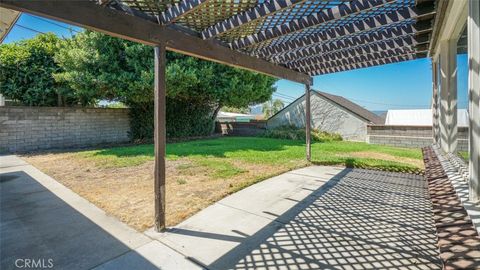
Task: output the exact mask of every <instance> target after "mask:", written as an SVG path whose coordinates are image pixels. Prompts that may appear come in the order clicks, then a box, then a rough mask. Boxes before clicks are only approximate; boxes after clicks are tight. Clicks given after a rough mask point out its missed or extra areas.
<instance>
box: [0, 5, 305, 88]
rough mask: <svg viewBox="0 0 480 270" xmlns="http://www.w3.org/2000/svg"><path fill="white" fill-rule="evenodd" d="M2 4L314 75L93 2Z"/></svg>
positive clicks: (270, 69) (224, 59)
mask: <svg viewBox="0 0 480 270" xmlns="http://www.w3.org/2000/svg"><path fill="white" fill-rule="evenodd" d="M0 6H2V7H6V8H10V9H14V10H18V11H22V12H28V13H32V14H35V15H38V16H42V17H47V18H51V19H55V20H59V21H62V22H66V23H70V24H73V25H77V26H80V27H84V28H87V29H91V30H94V31H98V32H102V33H106V34H109V35H112V36H115V37H120V38H124V39H128V40H131V41H135V42H139V43H143V44H147V45H151V46H155V45H157V44H160V43H164V44H165V46H166V48H167V49H168V50H171V51H176V52H180V53H183V54H186V55H190V56H195V57H198V58H201V59H205V60H209V61H214V62H217V63H221V64H225V65H229V66H233V67H238V68H242V69H246V70H250V71H255V72H259V73H262V74H265V75H269V76H273V77H277V78H281V79H286V80H290V81H294V82H298V83H302V84H305V83H310V82H311V78H310V76H308V75H307V74H302V73H299V72H296V71H293V70H290V69H287V68H285V67H282V66H279V65H275V64H272V63H270V62H267V61H265V60H262V59H259V58H256V57H252V56H249V55H246V54H244V53H240V52H236V51H233V50H231V49H229V48H227V47H225V46H223V45H220V44H218V43H217V42H215V41H213V40H202V39H201V38H199V37H195V36H191V35H187V34H185V33H182V32H180V31H177V30H174V29H172V28H170V27H167V26H162V25H158V24H156V23H154V22H151V21H147V20H145V19H141V18H139V17H135V16H132V15H129V14H125V13H123V12H120V11H117V10H113V9H110V8H103V7H101V6H99V5H97V4H95V3H94V2H90V1H75V0H70V1H69V0H65V1H52V0H38V1H15V0H0Z"/></svg>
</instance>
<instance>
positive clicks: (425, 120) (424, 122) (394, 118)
mask: <svg viewBox="0 0 480 270" xmlns="http://www.w3.org/2000/svg"><path fill="white" fill-rule="evenodd" d="M432 115H433V114H432V110H431V109H418V110H388V112H387V119H386V120H385V125H390V126H431V125H432ZM457 125H458V126H459V127H467V126H468V112H467V110H465V109H459V110H458V111H457Z"/></svg>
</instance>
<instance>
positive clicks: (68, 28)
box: [32, 16, 80, 33]
mask: <svg viewBox="0 0 480 270" xmlns="http://www.w3.org/2000/svg"><path fill="white" fill-rule="evenodd" d="M32 17H33V18H35V19H37V20H41V21H44V22H47V23H49V24H52V25H56V26H58V27H62V28H64V29H67V30H70V31H73V32H75V33H80V31H78V30H75V29H73V28H71V27H67V26H65V25H61V24H59V23H56V22H52V21H50V20H47V19H44V18H41V17H37V16H32Z"/></svg>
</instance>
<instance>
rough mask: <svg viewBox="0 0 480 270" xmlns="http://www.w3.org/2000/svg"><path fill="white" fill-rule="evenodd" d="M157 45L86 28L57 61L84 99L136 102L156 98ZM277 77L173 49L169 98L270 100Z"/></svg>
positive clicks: (234, 102)
mask: <svg viewBox="0 0 480 270" xmlns="http://www.w3.org/2000/svg"><path fill="white" fill-rule="evenodd" d="M153 55H154V53H153V48H152V47H149V46H145V45H142V44H137V43H133V42H130V41H126V40H122V39H118V38H114V37H110V36H107V35H104V34H101V33H97V32H91V31H85V32H83V33H81V34H78V35H76V36H75V37H74V38H72V39H68V40H65V41H64V42H62V45H61V49H60V50H59V53H57V54H56V56H55V61H56V62H57V63H58V64H59V65H60V66H61V67H62V68H63V70H64V71H63V72H59V73H57V74H56V75H55V78H56V79H57V81H59V82H65V83H68V84H69V85H70V86H71V87H72V88H74V89H75V91H76V92H78V93H79V94H78V95H79V96H80V97H82V100H84V101H85V102H84V103H88V102H87V101H92V100H96V99H101V98H104V99H111V100H118V101H122V102H125V103H126V104H131V103H144V102H151V101H152V100H153V88H152V86H153V79H154V71H153ZM274 82H275V79H273V78H270V77H267V76H264V75H261V74H257V73H253V72H250V71H245V70H240V69H236V68H231V67H227V66H225V65H221V64H217V63H213V62H208V61H203V60H200V59H197V58H193V57H188V56H184V55H180V54H177V53H173V52H167V97H169V98H172V99H177V100H183V101H191V102H196V103H202V104H209V105H211V106H213V107H215V108H216V107H219V106H232V107H246V106H248V105H250V104H256V103H261V102H264V101H266V100H268V99H269V98H270V96H271V94H272V93H273V91H274V90H275V89H274V88H273V83H274Z"/></svg>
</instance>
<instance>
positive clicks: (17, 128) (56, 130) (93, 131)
mask: <svg viewBox="0 0 480 270" xmlns="http://www.w3.org/2000/svg"><path fill="white" fill-rule="evenodd" d="M129 131H130V123H129V118H128V109H101V108H60V107H59V108H57V107H52V108H45V107H0V153H6V152H28V151H36V150H44V149H57V148H74V147H87V146H93V145H97V144H102V143H122V142H127V141H128V140H129V137H128V132H129Z"/></svg>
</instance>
